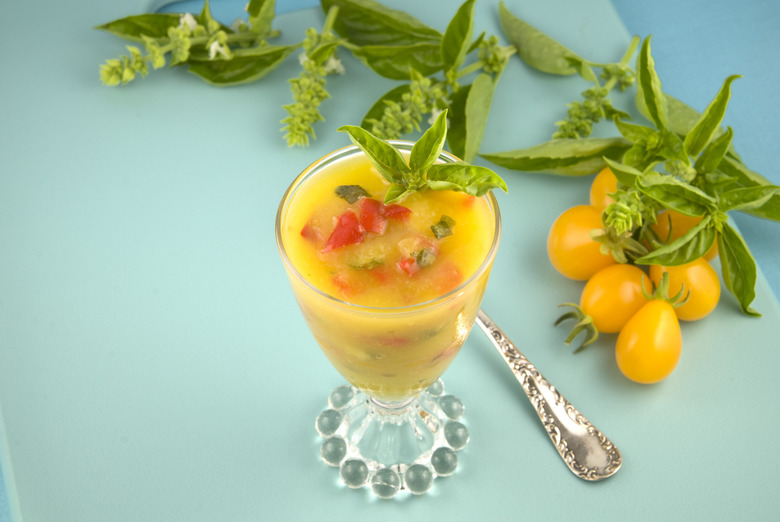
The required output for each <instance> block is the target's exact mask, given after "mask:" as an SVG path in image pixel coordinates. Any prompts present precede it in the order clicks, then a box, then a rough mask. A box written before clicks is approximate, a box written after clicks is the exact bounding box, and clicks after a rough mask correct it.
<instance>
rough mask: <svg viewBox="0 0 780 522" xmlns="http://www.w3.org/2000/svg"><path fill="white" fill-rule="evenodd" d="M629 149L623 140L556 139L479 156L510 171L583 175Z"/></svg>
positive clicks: (601, 166) (599, 168)
mask: <svg viewBox="0 0 780 522" xmlns="http://www.w3.org/2000/svg"><path fill="white" fill-rule="evenodd" d="M630 147H631V143H630V142H629V141H627V140H625V139H624V138H580V139H576V138H559V139H554V140H550V141H547V142H544V143H541V144H539V145H534V146H533V147H528V148H526V149H516V150H511V151H507V152H495V153H491V154H480V156H481V157H482V158H484V159H486V160H488V161H490V162H491V163H495V164H496V165H500V166H502V167H505V168H508V169H512V170H521V171H526V172H532V171H544V172H548V173H550V174H557V175H562V176H586V175H588V174H593V173H594V172H598V171H599V170H601V169H602V168H604V166H605V165H606V163H605V161H604V158H605V157H606V158H609V159H617V158H619V157H620V156H621V155H622V154H623V153H624V152H625V151H626V150H628V149H629V148H630Z"/></svg>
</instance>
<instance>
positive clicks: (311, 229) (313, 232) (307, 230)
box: [301, 222, 322, 241]
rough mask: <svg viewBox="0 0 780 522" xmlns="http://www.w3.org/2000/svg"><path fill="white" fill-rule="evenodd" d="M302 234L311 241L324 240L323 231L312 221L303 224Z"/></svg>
mask: <svg viewBox="0 0 780 522" xmlns="http://www.w3.org/2000/svg"><path fill="white" fill-rule="evenodd" d="M301 236H302V237H304V238H306V239H308V240H309V241H321V240H322V231H321V230H320V229H319V228H318V227H315V226H314V225H312V224H311V222H308V223H306V224H305V225H303V228H302V229H301Z"/></svg>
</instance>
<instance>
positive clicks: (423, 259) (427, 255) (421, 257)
mask: <svg viewBox="0 0 780 522" xmlns="http://www.w3.org/2000/svg"><path fill="white" fill-rule="evenodd" d="M412 257H413V258H414V260H415V261H416V262H417V264H418V265H420V267H421V268H425V267H426V266H431V265H432V264H433V262H434V261H436V253H435V252H434V251H433V249H432V248H430V247H427V248H423V249H422V250H420V251H418V252H413V253H412Z"/></svg>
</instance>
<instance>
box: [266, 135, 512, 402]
mask: <svg viewBox="0 0 780 522" xmlns="http://www.w3.org/2000/svg"><path fill="white" fill-rule="evenodd" d="M315 171H316V172H315ZM307 172H308V175H307V173H306V172H305V173H304V174H303V175H302V178H303V179H302V180H301V181H300V183H299V184H298V185H296V186H295V187H294V188H293V192H292V193H291V194H290V195H289V199H288V202H287V205H286V207H285V210H284V213H283V215H282V221H281V229H280V234H281V241H282V243H283V246H284V250H285V251H286V254H287V257H288V259H289V262H290V263H291V264H292V265H293V267H294V268H295V270H296V271H297V272H298V274H299V275H300V276H301V278H302V279H303V280H305V281H306V283H308V285H311V286H312V287H314V288H316V289H318V290H319V292H316V291H312V289H311V288H307V284H305V283H304V282H303V281H301V280H298V279H296V278H292V277H291V280H292V282H293V289H294V291H295V292H296V297H297V299H298V302H299V304H300V306H301V309H302V311H303V315H304V317H305V318H306V320H307V322H308V323H309V327H310V329H311V331H312V333H313V334H314V336H315V337H316V338H317V340H318V342H319V344H320V345H321V346H322V348H323V350H324V352H325V354H326V355H327V356H328V358H329V359H330V361H331V362H332V364H333V365H334V366H335V367H336V368H337V369H338V370H339V372H340V373H341V374H342V375H344V377H345V378H346V379H347V380H348V381H350V382H351V383H352V384H353V385H354V386H356V387H358V388H360V389H363V390H364V391H366V392H368V393H369V394H371V395H373V396H375V397H377V398H379V399H380V400H386V401H395V400H402V399H406V398H408V397H410V396H414V395H416V394H417V393H418V392H419V391H420V390H422V389H424V388H425V387H427V386H429V385H430V384H431V383H433V382H434V381H435V380H436V379H437V378H438V377H439V376H440V375H441V373H442V372H443V371H444V370H445V369H446V367H447V366H448V365H449V363H450V362H451V361H452V359H453V358H454V356H455V354H456V353H457V351H458V350H459V348H460V346H461V344H462V343H463V341H464V340H465V337H466V336H467V335H468V332H469V330H470V328H471V325H472V324H473V321H474V317H475V316H476V313H477V310H478V307H479V303H480V300H481V297H482V294H483V292H484V288H485V285H486V283H487V277H488V274H489V266H487V267H486V268H485V267H483V266H482V265H483V264H484V263H485V262H486V260H488V259H489V261H492V255H494V254H495V243H496V241H495V240H496V237H495V236H496V224H497V221H498V220H497V216H496V213H497V209H496V208H495V206H494V205H491V204H490V202H489V199H488V197H481V198H478V197H474V196H469V195H467V194H464V193H462V192H454V191H449V190H444V191H431V190H426V191H421V192H415V193H412V194H410V195H408V196H407V197H405V198H404V199H403V200H401V201H400V202H398V203H396V204H390V205H384V204H383V203H382V202H383V201H384V197H385V192H386V191H387V189H388V186H389V184H388V182H387V181H386V180H384V178H382V176H381V175H380V174H379V173H378V172H377V171H376V170H375V169H374V167H373V166H372V165H371V163H370V161H369V159H368V158H367V157H366V156H365V155H364V154H363V153H362V152H360V151H359V150H357V149H355V151H354V153H352V154H344V157H343V158H340V159H339V160H338V161H334V162H329V163H328V164H327V165H325V166H322V167H321V168H318V167H317V164H315V165H314V166H313V167H311V168H310V170H309V171H307ZM480 268H482V270H481V271H480V274H479V275H478V276H477V277H476V278H475V279H474V280H473V281H470V282H469V284H468V285H465V286H463V287H461V289H460V291H459V292H453V294H452V295H450V296H447V298H445V299H440V301H441V302H439V303H434V304H431V301H432V300H436V299H437V298H440V297H441V296H443V295H445V294H448V293H449V292H452V291H453V290H455V289H456V288H459V287H460V286H461V285H462V284H463V283H464V282H466V281H467V280H469V278H471V277H472V276H474V274H475V273H476V272H477V271H478V270H480ZM426 303H428V304H426Z"/></svg>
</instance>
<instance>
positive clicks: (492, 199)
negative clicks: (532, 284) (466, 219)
mask: <svg viewBox="0 0 780 522" xmlns="http://www.w3.org/2000/svg"><path fill="white" fill-rule="evenodd" d="M387 142H388V143H391V144H393V145H396V146H398V147H399V148H400V149H401V150H403V151H410V150H411V148H412V146H413V145H414V142H412V141H408V140H387ZM354 153H363V152H362V151H361V150H360V148H359V147H358V146H357V145H347V146H345V147H342V148H340V149H336V150H334V151H333V152H331V153H329V154H326V155H325V156H323V157H321V158H319V159H318V160H316V161H314V162H313V163H312V164H310V165H309V166H308V167H306V168H305V169H303V171H302V172H301V173H300V174H299V175H298V176H296V177H295V179H294V180H293V181H292V183H290V185H289V186H288V187H287V189H286V190H285V192H284V194H283V195H282V199H281V201H280V203H279V207H278V208H277V210H276V222H275V224H274V234H275V237H276V247H277V249H278V251H279V255H280V256H281V258H282V262H283V263H284V265H285V267H286V268H287V272H288V274H293V276H294V277H295V279H296V280H297V281H299V282H300V283H301V284H302V285H303V286H305V287H306V288H307V289H309V290H311V291H312V292H314V293H315V294H317V295H319V296H320V297H322V298H324V299H327V300H328V301H330V302H332V303H333V304H336V305H339V306H341V307H344V308H350V309H353V310H361V311H365V312H370V313H379V312H382V313H389V312H394V313H403V312H407V311H409V312H411V311H415V310H419V309H423V308H429V307H432V306H435V305H437V304H439V303H443V302H446V301H449V300H450V299H452V298H454V297H455V296H456V295H458V294H460V293H461V292H462V291H463V290H464V289H465V288H466V287H468V286H469V285H470V284H472V283H473V282H474V281H475V280H476V279H477V278H479V277H481V276H482V275H483V274H484V272H485V270H487V269H488V267H489V266H490V265H491V263H492V262H493V260H494V259H495V256H496V252H497V250H498V245H499V243H500V240H501V211H500V210H499V207H498V200H497V199H496V196H495V194H493V191H492V190H491V191H490V192H488V193H487V194H485V195H484V196H482V197H484V198H486V199H487V201H488V204H489V205H490V210H491V211H492V212H493V223H494V227H493V241H492V243H491V244H490V248H489V249H488V251H487V254H485V257H484V259H483V260H482V263H480V265H479V267H477V269H476V270H475V271H474V272H473V273H472V274H471V275H470V276H469V277H468V278H467V279H466V280H465V281H463V282H462V283H460V284H459V285H458V286H457V287H455V288H454V289H452V290H450V291H449V292H447V293H444V294H442V295H440V296H437V297H434V298H433V299H429V300H427V301H422V302H420V303H415V304H411V305H403V306H368V305H362V304H359V303H352V302H350V301H345V300H344V299H340V298H338V297H336V296H333V295H331V294H329V293H328V292H325V291H323V290H321V289H320V288H317V287H316V286H315V285H313V284H312V283H311V282H310V281H309V280H308V279H306V278H305V277H304V276H303V275H302V274H301V273H300V272H299V271H298V269H297V268H296V267H295V265H294V264H293V262H292V261H291V260H290V258H289V256H288V255H287V250H286V249H285V247H284V242H283V241H282V231H281V225H282V217H283V214H284V211H285V209H286V208H287V204H288V203H289V202H290V200H291V199H292V195H293V194H294V192H295V190H297V188H298V187H300V186H301V185H302V184H303V182H304V180H305V179H306V178H307V177H308V176H309V175H310V174H311V172H312V171H313V170H315V169H318V168H319V167H322V166H323V165H326V164H328V163H331V162H333V161H336V160H338V159H340V158H342V157H348V156H351V155H352V154H354ZM439 158H441V159H444V161H445V162H446V163H453V162H456V161H460V159H458V158H457V157H456V156H455V155H454V154H452V153H450V152H447V151H445V150H442V152H441V153H440V154H439Z"/></svg>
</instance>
